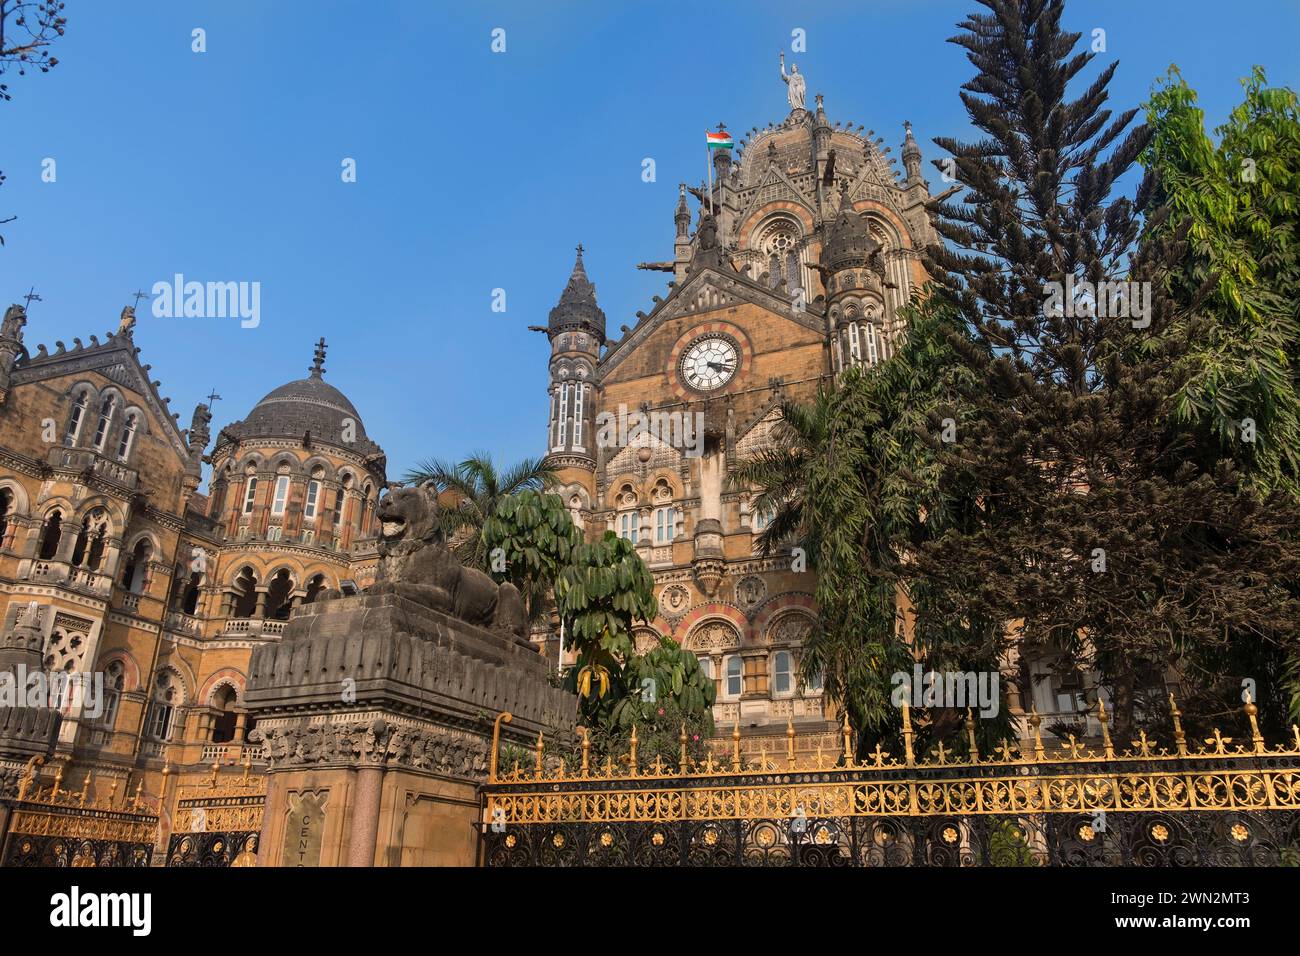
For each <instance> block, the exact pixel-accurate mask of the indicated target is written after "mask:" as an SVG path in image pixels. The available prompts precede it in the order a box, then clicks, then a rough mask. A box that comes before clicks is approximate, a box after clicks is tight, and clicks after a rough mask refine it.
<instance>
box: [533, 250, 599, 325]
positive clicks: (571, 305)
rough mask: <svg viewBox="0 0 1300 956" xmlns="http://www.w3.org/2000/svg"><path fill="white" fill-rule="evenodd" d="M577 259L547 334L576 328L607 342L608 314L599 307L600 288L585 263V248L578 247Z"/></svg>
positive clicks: (551, 317)
mask: <svg viewBox="0 0 1300 956" xmlns="http://www.w3.org/2000/svg"><path fill="white" fill-rule="evenodd" d="M577 253H578V255H577V258H576V259H575V260H574V262H573V272H572V274H570V276H569V282H568V284H567V285H566V286H565V287H564V291H563V292H562V293H560V301H559V302H558V303H556V306H555V308H553V309H551V314H550V316H549V318H548V319H547V323H546V331H547V333H548V334H550V335H555V334H556V333H557V332H565V331H570V330H573V329H583V330H585V331H587V332H590V333H591V334H593V335H594V336H596V338H597V339H598V340H599V341H600V342H601V343H604V341H605V313H604V312H602V311H601V308H600V306H599V305H597V304H596V286H595V284H593V283H592V281H591V280H590V279H588V278H587V270H586V268H585V267H584V266H583V264H582V253H583V249H582V245H581V243H579V245H578V248H577Z"/></svg>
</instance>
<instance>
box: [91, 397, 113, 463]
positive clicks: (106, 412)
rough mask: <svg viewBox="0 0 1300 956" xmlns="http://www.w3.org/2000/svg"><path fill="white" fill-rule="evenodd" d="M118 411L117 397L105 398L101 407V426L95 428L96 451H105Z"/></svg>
mask: <svg viewBox="0 0 1300 956" xmlns="http://www.w3.org/2000/svg"><path fill="white" fill-rule="evenodd" d="M116 411H117V396H116V395H108V396H105V398H104V401H103V402H101V403H100V405H99V424H98V425H96V426H95V440H94V446H95V451H103V450H104V443H105V442H107V441H108V433H109V431H110V430H111V429H112V427H113V415H114V413H115V412H116Z"/></svg>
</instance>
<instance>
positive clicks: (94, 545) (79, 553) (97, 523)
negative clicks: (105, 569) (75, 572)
mask: <svg viewBox="0 0 1300 956" xmlns="http://www.w3.org/2000/svg"><path fill="white" fill-rule="evenodd" d="M107 534H108V523H107V522H106V521H105V520H104V512H102V511H99V510H96V511H92V512H91V513H90V514H88V515H86V520H85V521H83V522H82V523H81V528H80V529H79V530H78V531H77V540H76V542H75V543H74V544H73V547H72V564H73V567H78V568H80V567H87V568H89V569H90V570H92V571H98V570H99V563H100V562H101V561H102V560H103V559H104V538H105V536H106V535H107Z"/></svg>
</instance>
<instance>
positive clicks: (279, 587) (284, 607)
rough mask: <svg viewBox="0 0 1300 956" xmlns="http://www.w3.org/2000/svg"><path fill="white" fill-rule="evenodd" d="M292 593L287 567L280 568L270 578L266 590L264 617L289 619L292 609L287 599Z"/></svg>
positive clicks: (279, 619)
mask: <svg viewBox="0 0 1300 956" xmlns="http://www.w3.org/2000/svg"><path fill="white" fill-rule="evenodd" d="M292 593H293V579H292V578H290V577H289V569H288V568H281V569H280V570H279V571H277V572H276V573H275V575H274V576H273V577H272V578H271V585H270V587H269V588H267V592H266V615H265V616H266V617H267V618H272V619H274V620H277V621H287V620H289V612H290V611H291V610H293V603H292V602H291V601H290V600H289V598H290V595H291V594H292Z"/></svg>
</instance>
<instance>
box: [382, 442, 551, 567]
mask: <svg viewBox="0 0 1300 956" xmlns="http://www.w3.org/2000/svg"><path fill="white" fill-rule="evenodd" d="M555 474H556V472H555V469H554V468H553V467H551V466H550V465H548V464H547V463H546V461H545V459H541V458H526V459H524V460H523V461H521V462H519V463H517V464H515V465H512V466H511V467H510V468H508V469H506V470H505V471H504V472H502V471H500V470H498V468H497V466H496V465H495V464H494V463H493V461H492V456H491V455H488V454H487V453H486V452H476V453H475V454H473V455H470V457H468V458H466V459H465V460H464V461H461V462H458V463H456V464H452V463H450V462H445V461H441V460H438V459H428V460H426V461H422V462H420V463H419V464H417V465H416V466H415V467H414V468H413V469H411V470H410V471H408V472H407V473H406V476H405V478H404V479H403V480H404V481H405V482H406V483H407V484H414V485H425V484H431V485H432V486H433V487H434V488H436V489H437V491H438V492H439V494H441V493H443V492H451V493H452V495H454V497H455V498H456V500H457V505H456V507H454V508H445V509H443V512H442V522H443V530H444V531H445V532H446V534H447V538H448V540H449V541H451V542H452V547H453V550H455V552H456V556H457V557H458V558H459V559H460V560H461V562H462V563H463V564H464V565H465V566H466V567H471V568H478V569H479V570H480V571H487V570H489V567H488V548H487V546H486V545H485V543H484V537H483V529H484V525H485V524H486V523H487V521H488V519H489V518H490V517H491V516H492V515H493V514H495V513H496V510H497V508H498V507H499V505H500V504H501V502H502V501H504V500H505V499H507V498H509V497H510V496H511V495H514V494H517V493H519V492H521V491H526V490H533V491H540V490H542V489H544V488H546V487H547V486H548V485H550V483H551V482H552V481H553V480H554V479H555Z"/></svg>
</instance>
